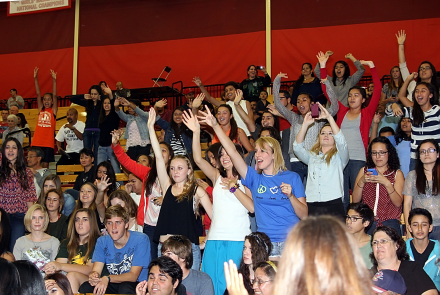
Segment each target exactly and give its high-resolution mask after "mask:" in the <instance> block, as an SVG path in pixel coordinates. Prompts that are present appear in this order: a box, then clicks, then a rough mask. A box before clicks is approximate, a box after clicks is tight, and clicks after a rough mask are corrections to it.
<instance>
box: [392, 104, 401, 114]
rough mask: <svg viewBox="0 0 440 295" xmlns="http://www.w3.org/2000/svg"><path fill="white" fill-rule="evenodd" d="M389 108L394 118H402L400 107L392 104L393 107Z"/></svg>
mask: <svg viewBox="0 0 440 295" xmlns="http://www.w3.org/2000/svg"><path fill="white" fill-rule="evenodd" d="M391 107H392V109H393V114H394V116H396V117H400V116H403V112H402V109H401V108H400V106H399V105H398V104H397V103H393V105H392V106H391Z"/></svg>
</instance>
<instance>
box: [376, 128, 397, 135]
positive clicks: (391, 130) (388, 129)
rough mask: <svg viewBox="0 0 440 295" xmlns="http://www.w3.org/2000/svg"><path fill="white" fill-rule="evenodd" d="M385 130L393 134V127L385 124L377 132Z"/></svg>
mask: <svg viewBox="0 0 440 295" xmlns="http://www.w3.org/2000/svg"><path fill="white" fill-rule="evenodd" d="M385 132H391V134H392V135H394V134H395V133H394V129H393V128H391V127H390V126H386V127H383V128H381V129H380V131H379V134H381V133H385Z"/></svg>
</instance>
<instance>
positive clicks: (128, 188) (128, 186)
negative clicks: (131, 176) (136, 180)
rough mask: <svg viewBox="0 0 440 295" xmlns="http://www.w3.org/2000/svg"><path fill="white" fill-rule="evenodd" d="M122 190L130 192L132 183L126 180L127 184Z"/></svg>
mask: <svg viewBox="0 0 440 295" xmlns="http://www.w3.org/2000/svg"><path fill="white" fill-rule="evenodd" d="M124 190H125V191H126V192H127V194H131V192H132V191H133V183H131V182H127V184H126V185H125V186H124Z"/></svg>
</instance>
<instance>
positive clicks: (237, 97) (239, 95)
mask: <svg viewBox="0 0 440 295" xmlns="http://www.w3.org/2000/svg"><path fill="white" fill-rule="evenodd" d="M242 99H243V91H242V90H241V89H237V90H236V91H235V99H234V104H235V105H239V104H240V101H241V100H242Z"/></svg>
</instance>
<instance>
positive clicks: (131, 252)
mask: <svg viewBox="0 0 440 295" xmlns="http://www.w3.org/2000/svg"><path fill="white" fill-rule="evenodd" d="M95 261H98V262H102V263H105V265H106V267H107V270H108V272H109V273H110V274H111V275H120V274H123V273H127V272H130V270H131V267H132V266H142V271H141V273H140V275H139V278H138V282H141V281H143V280H148V264H149V263H150V240H149V239H148V236H147V235H146V234H144V233H140V232H134V231H130V236H129V237H128V241H127V244H125V246H124V247H122V248H121V249H117V248H116V247H115V245H114V243H113V240H112V238H111V237H110V235H106V236H102V237H100V238H99V239H98V241H97V242H96V246H95V252H93V258H92V262H95Z"/></svg>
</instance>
